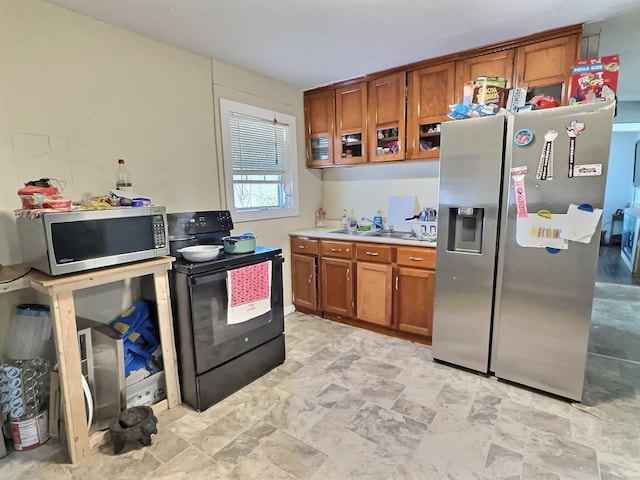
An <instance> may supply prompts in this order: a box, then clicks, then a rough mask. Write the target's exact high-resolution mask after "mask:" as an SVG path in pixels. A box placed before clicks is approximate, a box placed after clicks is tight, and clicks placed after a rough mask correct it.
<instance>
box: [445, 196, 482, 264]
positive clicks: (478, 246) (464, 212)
mask: <svg viewBox="0 0 640 480" xmlns="http://www.w3.org/2000/svg"><path fill="white" fill-rule="evenodd" d="M483 224H484V208H473V207H454V208H450V209H449V235H448V237H447V238H448V242H447V243H448V244H447V250H449V251H450V252H464V253H482V227H483Z"/></svg>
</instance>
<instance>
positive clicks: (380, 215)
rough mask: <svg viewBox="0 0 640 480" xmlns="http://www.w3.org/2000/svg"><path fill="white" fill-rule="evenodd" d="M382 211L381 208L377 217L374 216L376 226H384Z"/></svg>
mask: <svg viewBox="0 0 640 480" xmlns="http://www.w3.org/2000/svg"><path fill="white" fill-rule="evenodd" d="M382 222H383V220H382V212H381V211H380V210H378V212H377V213H376V215H375V217H373V223H374V225H375V227H377V228H382Z"/></svg>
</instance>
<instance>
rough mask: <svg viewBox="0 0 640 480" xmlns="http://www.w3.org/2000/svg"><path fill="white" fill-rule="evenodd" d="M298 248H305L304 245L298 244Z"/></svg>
mask: <svg viewBox="0 0 640 480" xmlns="http://www.w3.org/2000/svg"><path fill="white" fill-rule="evenodd" d="M298 248H307V246H306V245H298Z"/></svg>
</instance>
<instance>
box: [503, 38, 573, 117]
mask: <svg viewBox="0 0 640 480" xmlns="http://www.w3.org/2000/svg"><path fill="white" fill-rule="evenodd" d="M579 54H580V36H578V35H569V36H565V37H560V38H554V39H552V40H547V41H544V42H537V43H532V44H529V45H525V46H523V47H519V48H518V49H517V50H516V58H515V75H514V77H515V79H514V82H515V85H516V86H526V87H527V88H528V90H527V100H529V99H531V98H532V97H533V96H534V95H537V94H538V93H546V94H550V95H553V96H554V97H555V98H557V99H559V100H560V99H561V103H562V105H567V103H568V97H569V81H570V78H571V66H572V65H573V63H574V61H575V60H576V59H577V58H578V56H579Z"/></svg>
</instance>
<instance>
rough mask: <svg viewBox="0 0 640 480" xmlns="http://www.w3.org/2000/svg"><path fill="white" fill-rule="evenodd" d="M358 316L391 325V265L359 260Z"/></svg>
mask: <svg viewBox="0 0 640 480" xmlns="http://www.w3.org/2000/svg"><path fill="white" fill-rule="evenodd" d="M357 271H358V277H357V278H358V281H357V286H356V291H357V297H356V318H357V319H358V320H364V321H365V322H371V323H375V324H378V325H382V326H385V327H390V326H391V277H392V268H391V265H385V264H382V263H366V262H360V261H358V264H357Z"/></svg>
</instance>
